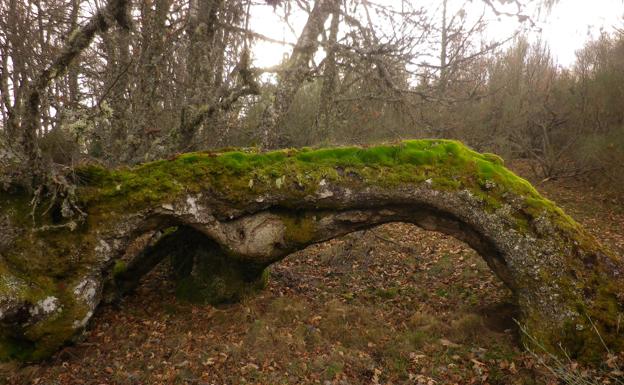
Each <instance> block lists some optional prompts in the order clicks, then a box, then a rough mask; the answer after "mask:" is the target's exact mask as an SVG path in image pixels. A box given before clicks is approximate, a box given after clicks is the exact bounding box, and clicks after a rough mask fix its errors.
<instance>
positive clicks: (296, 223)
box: [282, 214, 316, 245]
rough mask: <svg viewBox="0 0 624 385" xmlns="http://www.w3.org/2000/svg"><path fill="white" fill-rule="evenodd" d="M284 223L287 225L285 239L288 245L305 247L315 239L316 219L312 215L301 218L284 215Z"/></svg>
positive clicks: (301, 216)
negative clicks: (304, 245)
mask: <svg viewBox="0 0 624 385" xmlns="http://www.w3.org/2000/svg"><path fill="white" fill-rule="evenodd" d="M282 222H283V223H284V225H286V231H285V234H284V238H285V240H286V242H287V243H291V244H295V245H303V244H307V243H309V242H310V241H311V240H312V239H314V238H315V232H316V218H315V217H314V215H311V214H304V215H300V216H295V217H293V216H291V215H283V216H282Z"/></svg>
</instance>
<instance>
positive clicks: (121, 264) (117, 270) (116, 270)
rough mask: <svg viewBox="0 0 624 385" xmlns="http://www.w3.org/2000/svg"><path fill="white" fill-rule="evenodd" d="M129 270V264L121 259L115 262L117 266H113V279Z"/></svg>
mask: <svg viewBox="0 0 624 385" xmlns="http://www.w3.org/2000/svg"><path fill="white" fill-rule="evenodd" d="M127 270H128V264H127V263H126V261H122V260H121V259H119V260H117V261H115V265H114V266H113V278H116V277H119V276H121V275H122V274H123V273H125V272H126V271H127Z"/></svg>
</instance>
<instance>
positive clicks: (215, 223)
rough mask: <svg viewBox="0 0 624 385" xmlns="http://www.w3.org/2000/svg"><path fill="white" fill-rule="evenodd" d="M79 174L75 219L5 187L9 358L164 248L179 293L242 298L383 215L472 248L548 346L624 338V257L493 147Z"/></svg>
mask: <svg viewBox="0 0 624 385" xmlns="http://www.w3.org/2000/svg"><path fill="white" fill-rule="evenodd" d="M75 175H76V180H77V181H78V182H79V186H80V187H79V188H78V191H77V196H78V197H79V204H80V207H81V208H82V210H83V211H84V212H86V213H87V214H88V215H87V217H86V219H85V220H84V221H81V222H78V223H72V222H68V221H71V219H65V218H63V215H61V213H62V207H53V208H52V209H50V210H47V211H44V209H46V208H47V207H45V206H44V205H42V206H41V207H42V208H41V212H40V213H39V214H38V215H36V216H35V219H36V222H37V223H36V224H35V225H33V219H32V217H31V216H30V215H29V213H30V210H31V208H30V207H29V200H28V197H26V196H24V195H23V194H20V193H19V192H15V191H13V192H2V193H0V194H1V195H0V257H1V258H0V322H1V326H0V357H2V358H4V359H21V360H37V359H42V358H45V357H47V356H49V355H50V354H52V353H53V352H54V351H56V350H57V349H58V348H59V347H61V346H62V345H63V344H65V343H68V342H70V341H71V340H73V339H75V338H77V337H79V336H80V334H81V332H82V331H83V330H84V328H85V326H86V325H87V324H88V322H89V320H90V319H91V317H92V316H93V313H94V311H95V310H96V308H97V307H98V306H99V305H100V304H101V303H103V302H108V301H113V300H115V299H116V298H118V297H119V296H120V295H123V294H124V293H125V292H127V291H128V290H130V289H132V288H133V287H134V286H135V285H136V284H137V282H138V280H139V278H140V277H141V276H142V275H143V274H145V273H146V272H148V271H149V270H150V269H151V268H153V267H154V266H155V265H156V264H157V263H159V262H160V261H161V260H162V259H163V258H165V257H171V258H172V263H173V266H174V270H175V272H174V275H175V279H177V288H178V292H179V294H180V295H182V296H185V297H186V298H189V299H191V300H194V301H201V302H207V303H216V302H223V301H235V300H237V299H239V298H241V297H242V296H245V295H249V294H252V293H253V292H255V291H257V290H259V289H261V288H262V287H263V285H264V283H265V280H266V274H265V269H266V267H267V266H268V265H270V264H271V263H274V262H276V261H279V260H280V259H282V258H284V257H285V256H287V255H288V254H290V253H292V252H294V251H296V250H300V249H302V248H305V247H306V246H308V245H310V244H312V243H315V242H321V241H325V240H328V239H331V238H334V237H338V236H341V235H344V234H347V233H349V232H352V231H357V230H362V229H365V228H368V227H372V226H377V225H379V224H382V223H388V222H409V223H413V224H416V225H418V226H420V227H422V228H424V229H427V230H433V231H439V232H443V233H447V234H450V235H452V236H455V237H457V238H458V239H460V240H462V241H464V242H466V243H468V244H469V245H470V246H471V247H472V248H474V249H475V250H476V251H477V252H478V253H479V254H480V255H481V256H482V257H483V258H484V259H485V261H486V262H487V264H488V265H489V266H490V268H491V269H492V270H493V271H494V273H495V274H496V275H497V276H498V277H499V278H500V279H501V280H502V281H503V282H504V283H505V284H506V285H507V286H508V287H509V288H510V289H511V290H512V291H513V293H514V295H515V298H516V300H517V304H518V306H519V309H520V319H519V320H518V322H519V323H520V324H521V325H522V326H523V327H524V328H526V331H527V332H528V334H530V335H531V336H533V337H534V338H535V339H536V340H537V341H540V343H541V344H543V345H544V346H545V347H546V348H547V349H551V350H552V351H554V352H557V351H559V352H560V347H563V348H565V349H566V350H567V352H568V353H569V354H571V355H573V356H574V357H578V358H580V359H584V360H591V359H594V358H595V357H597V356H598V355H600V354H601V353H603V352H605V346H604V345H606V347H608V348H610V349H614V350H617V349H623V348H624V336H623V335H622V333H623V332H622V331H620V327H619V322H620V320H621V319H622V315H624V263H623V261H622V259H621V258H618V257H616V256H614V255H612V254H610V253H609V252H608V251H607V250H605V249H604V248H603V247H602V246H601V245H600V244H599V243H598V242H597V241H596V240H595V239H594V238H593V237H592V236H590V235H589V234H588V233H587V232H586V231H585V230H583V229H582V228H581V227H580V226H579V225H578V224H577V223H576V222H575V221H574V220H572V219H571V218H570V217H568V216H567V215H566V214H564V213H563V211H562V210H561V209H559V208H558V207H557V206H556V205H555V204H554V203H552V202H551V201H549V200H547V199H544V198H543V197H542V196H540V194H539V193H538V192H537V191H536V190H535V189H534V188H533V187H532V186H531V185H530V184H529V183H528V182H527V181H525V180H523V179H521V178H519V177H518V176H516V175H514V174H513V173H512V172H511V171H509V170H508V169H506V168H505V167H504V166H503V163H502V161H501V159H500V158H499V157H497V156H496V155H491V154H479V153H477V152H474V151H472V150H470V149H468V148H467V147H465V146H464V145H462V144H461V143H459V142H456V141H447V140H413V141H405V142H401V143H398V144H394V145H382V146H374V147H366V148H361V147H341V148H323V149H298V150H281V151H275V152H268V153H255V152H246V151H225V152H215V153H190V154H183V155H180V156H178V157H176V158H175V159H171V160H161V161H157V162H152V163H147V164H144V165H141V166H138V167H134V168H128V169H114V170H108V169H105V168H101V167H95V166H85V167H81V168H78V169H76V170H75ZM622 329H624V328H622ZM526 340H527V341H529V339H528V338H527V339H526ZM603 341H604V345H603Z"/></svg>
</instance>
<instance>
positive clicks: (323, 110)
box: [316, 1, 340, 141]
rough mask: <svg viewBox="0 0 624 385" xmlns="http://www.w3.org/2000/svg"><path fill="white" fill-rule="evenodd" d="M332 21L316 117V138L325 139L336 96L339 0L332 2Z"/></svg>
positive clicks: (330, 122) (329, 131)
mask: <svg viewBox="0 0 624 385" xmlns="http://www.w3.org/2000/svg"><path fill="white" fill-rule="evenodd" d="M332 7H333V9H332V21H331V25H330V27H329V37H328V39H327V47H326V48H325V50H326V52H327V56H326V57H325V73H324V77H323V88H322V89H321V97H320V105H319V112H318V114H317V117H316V129H317V134H318V138H319V139H320V140H323V141H327V140H328V138H329V135H330V133H331V124H332V113H333V111H334V99H335V96H336V82H337V80H338V69H337V68H336V48H337V47H336V44H337V40H338V27H339V25H340V2H338V1H334V2H333V3H332Z"/></svg>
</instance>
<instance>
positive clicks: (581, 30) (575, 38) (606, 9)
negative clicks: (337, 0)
mask: <svg viewBox="0 0 624 385" xmlns="http://www.w3.org/2000/svg"><path fill="white" fill-rule="evenodd" d="M439 2H440V1H439V0H415V2H414V3H422V4H430V5H427V7H428V8H429V9H432V10H435V9H436V8H438V7H439V4H438V3H439ZM377 3H385V4H389V5H394V6H398V5H399V4H400V1H398V0H379V1H377ZM449 3H455V6H456V7H459V6H461V5H462V4H467V5H466V7H467V9H466V11H467V13H468V14H472V15H479V14H480V13H481V11H482V9H483V8H484V3H483V2H482V1H477V0H472V1H471V2H470V1H458V0H450V1H449ZM528 3H531V4H537V3H538V1H535V0H533V1H528ZM449 8H451V7H450V6H449ZM277 13H280V10H279V9H278V10H277ZM523 13H525V14H527V15H531V17H532V18H533V20H535V22H536V28H533V29H532V31H531V32H530V34H529V35H530V36H531V38H532V39H537V38H539V36H540V33H539V31H538V28H541V31H542V32H541V38H542V40H544V41H546V42H547V43H548V44H549V46H550V48H551V51H552V53H553V54H554V56H555V57H556V58H557V60H558V62H559V64H560V65H562V66H566V67H568V66H570V65H571V64H572V63H573V62H574V59H575V51H576V50H578V49H580V48H582V47H583V45H584V44H585V43H586V42H587V40H589V39H590V38H591V37H597V36H599V34H600V31H601V30H604V31H607V32H612V31H614V28H613V27H620V26H622V25H623V24H624V23H623V21H622V20H623V19H622V16H623V15H624V2H623V1H622V0H593V1H587V0H560V1H559V3H558V4H557V5H556V6H555V7H554V8H553V9H552V10H551V11H550V12H548V13H547V12H545V11H543V10H542V12H541V14H539V12H538V7H537V6H532V5H529V6H527V7H526V9H525V10H524V12H523ZM489 19H490V20H491V23H490V26H489V28H488V36H489V39H490V40H497V39H501V38H502V39H504V38H505V37H508V36H510V35H511V34H512V33H513V31H514V30H516V29H517V28H519V27H520V25H519V24H518V23H517V21H516V19H515V18H510V17H504V16H502V17H500V18H499V20H497V17H496V16H494V15H493V14H492V13H491V12H489ZM289 21H290V23H291V26H292V27H293V28H294V29H295V32H296V33H297V34H298V33H299V32H300V28H301V27H302V25H303V23H304V22H305V14H303V13H302V12H297V13H295V14H293V15H291V18H290V20H289ZM250 27H251V28H252V29H253V30H254V31H256V32H259V33H262V34H264V35H266V36H270V37H272V38H275V39H278V40H282V39H284V40H285V41H287V42H291V43H292V42H294V41H295V40H296V36H295V34H293V32H291V31H290V29H289V27H288V26H286V25H285V23H283V22H282V21H281V20H280V18H279V16H277V15H276V14H275V12H274V11H273V8H272V7H270V6H266V5H260V6H255V7H254V8H253V10H252V20H251V26H250ZM525 27H528V25H527V23H525ZM287 52H290V47H288V46H281V45H279V44H273V43H268V42H261V41H259V42H257V43H256V48H255V50H254V56H255V63H256V65H258V66H261V67H268V66H272V65H275V64H278V63H279V62H280V60H281V58H282V56H283V55H284V54H285V53H287Z"/></svg>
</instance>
